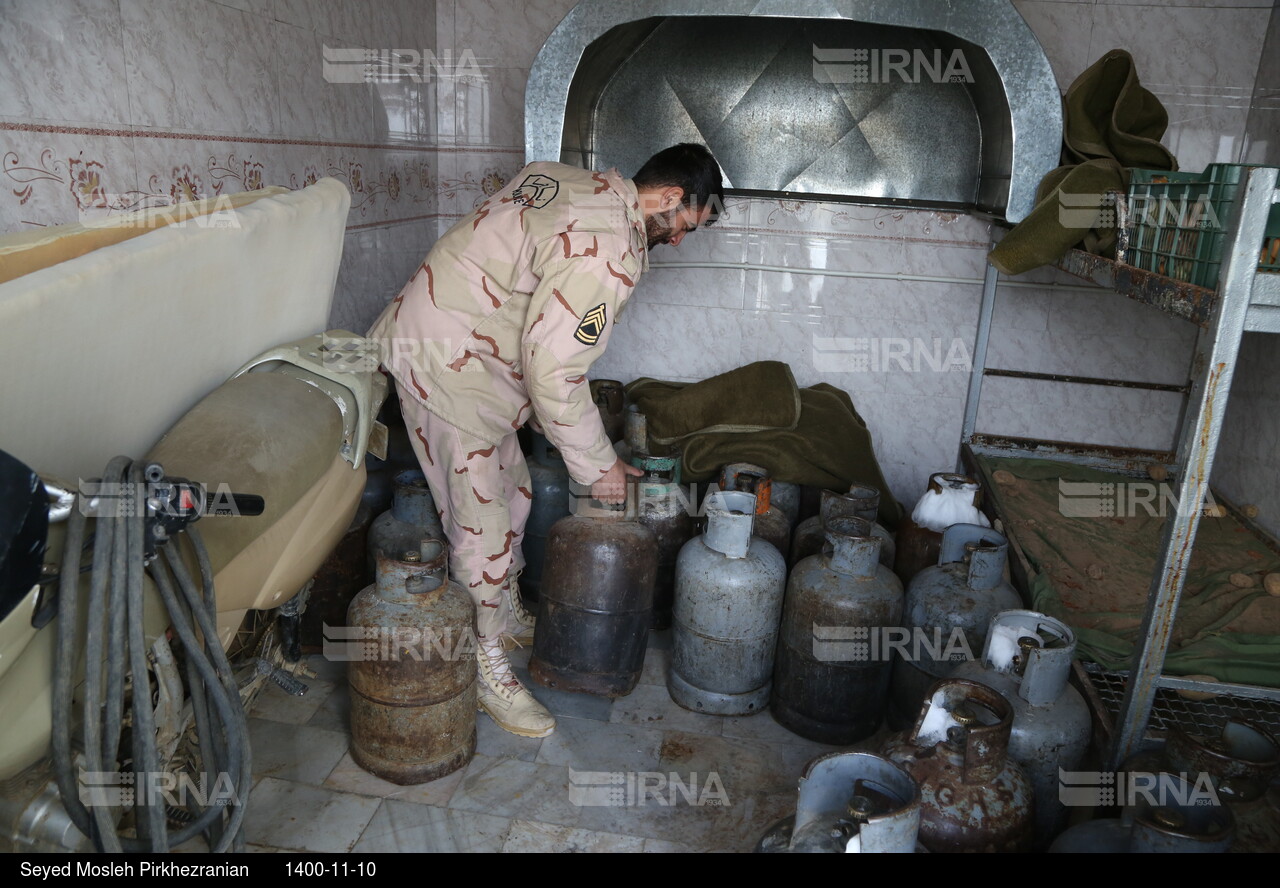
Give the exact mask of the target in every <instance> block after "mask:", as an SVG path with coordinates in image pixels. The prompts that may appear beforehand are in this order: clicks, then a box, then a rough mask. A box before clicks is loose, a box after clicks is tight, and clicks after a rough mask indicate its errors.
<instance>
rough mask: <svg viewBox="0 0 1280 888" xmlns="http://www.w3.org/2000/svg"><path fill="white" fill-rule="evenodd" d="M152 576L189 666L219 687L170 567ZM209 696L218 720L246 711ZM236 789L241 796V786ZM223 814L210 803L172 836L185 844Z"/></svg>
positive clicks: (174, 841) (157, 566) (154, 570)
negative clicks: (171, 575) (188, 617)
mask: <svg viewBox="0 0 1280 888" xmlns="http://www.w3.org/2000/svg"><path fill="white" fill-rule="evenodd" d="M166 554H167V553H166ZM151 576H152V578H153V579H154V580H155V581H156V588H157V589H158V590H159V591H160V597H161V599H162V600H163V601H164V604H165V608H166V609H168V611H169V617H170V619H171V621H172V624H173V631H174V633H175V634H176V635H177V636H178V640H179V641H180V642H182V646H183V647H184V648H185V649H186V651H187V663H188V667H189V669H192V670H194V671H195V672H196V673H197V674H198V675H199V681H200V682H202V683H203V684H204V685H205V687H212V688H217V686H218V676H217V673H216V672H215V670H214V669H213V666H212V664H210V662H209V660H208V658H207V657H206V656H205V655H204V654H203V653H202V652H201V650H200V641H199V639H198V638H197V637H196V634H195V630H194V629H193V628H192V625H191V622H190V621H189V620H188V619H187V615H186V613H185V611H184V609H183V606H182V603H181V601H180V600H179V597H178V595H177V594H176V593H175V591H174V584H173V580H172V579H171V578H170V576H169V571H168V570H166V569H165V567H164V565H163V564H160V563H159V562H158V561H157V562H156V564H155V565H154V566H153V568H152V572H151ZM195 684H196V683H194V682H193V687H194V686H195ZM193 699H194V698H193ZM209 699H210V700H211V701H212V702H213V703H214V708H215V711H216V713H217V715H218V720H219V721H220V722H223V723H224V724H225V723H227V722H228V721H234V714H235V709H239V710H240V711H242V712H243V707H240V706H239V700H238V699H237V701H236V705H235V709H232V708H231V707H230V706H228V705H227V701H226V700H225V698H224V697H223V696H222V695H220V694H217V693H216V692H215V693H213V694H210V695H209ZM211 727H212V726H211ZM227 733H228V734H230V733H231V732H229V731H228V732H227ZM210 736H211V737H212V736H216V730H210ZM204 764H205V767H206V768H207V767H208V763H207V762H206V763H204ZM236 792H237V797H238V796H239V789H238V788H237V790H236ZM222 814H223V811H222V809H220V808H219V807H217V806H212V805H211V806H209V807H207V808H206V809H205V810H204V811H202V812H201V813H200V814H199V815H198V816H197V817H196V819H195V820H193V821H192V822H191V823H189V824H187V825H186V826H184V827H183V828H182V829H181V830H179V831H178V832H177V833H175V834H174V835H173V836H172V838H171V842H172V844H173V845H174V846H177V845H181V844H182V843H183V842H185V841H187V840H188V839H190V838H192V837H193V836H196V835H199V834H200V833H202V832H204V831H205V830H206V829H207V828H208V827H209V826H210V825H211V824H212V823H214V822H215V821H216V820H218V819H219V818H220V817H221V816H222ZM213 850H215V851H221V850H225V849H219V848H214V849H213Z"/></svg>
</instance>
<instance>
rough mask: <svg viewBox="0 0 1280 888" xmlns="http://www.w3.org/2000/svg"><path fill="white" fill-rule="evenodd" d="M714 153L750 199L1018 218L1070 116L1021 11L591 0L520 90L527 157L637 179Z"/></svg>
mask: <svg viewBox="0 0 1280 888" xmlns="http://www.w3.org/2000/svg"><path fill="white" fill-rule="evenodd" d="M676 142H702V143H704V144H706V145H707V146H708V147H709V148H710V149H711V150H712V152H713V153H714V154H715V156H716V159H717V160H719V162H720V165H721V167H722V168H723V170H724V173H725V177H726V184H727V185H728V186H729V187H731V188H733V189H734V190H736V191H738V192H740V193H746V194H766V195H775V194H785V195H789V196H792V197H795V196H805V197H812V198H815V199H817V198H821V199H825V200H845V201H855V202H865V203H876V204H889V205H907V206H918V207H927V208H941V209H950V210H960V211H971V210H972V211H978V212H982V213H988V214H991V215H993V216H996V217H1003V218H1005V219H1007V220H1008V221H1010V222H1017V221H1020V220H1021V219H1023V218H1024V217H1025V216H1026V215H1027V214H1028V213H1029V212H1030V211H1031V208H1032V206H1033V205H1034V203H1035V191H1036V186H1037V185H1038V184H1039V182H1040V179H1041V178H1042V177H1043V176H1044V175H1045V173H1047V172H1049V171H1050V170H1052V169H1053V168H1055V167H1056V166H1057V165H1058V155H1059V151H1060V147H1061V142H1062V106H1061V99H1060V97H1059V93H1058V88H1057V83H1056V81H1055V80H1054V77H1053V72H1052V70H1051V69H1050V67H1049V62H1048V60H1047V59H1046V58H1045V55H1044V51H1043V50H1042V49H1041V47H1040V44H1039V42H1037V40H1036V38H1035V35H1034V34H1032V32H1031V29H1030V28H1029V27H1028V26H1027V24H1026V22H1024V21H1023V20H1022V17H1021V16H1020V15H1018V13H1017V11H1016V10H1015V9H1014V8H1013V6H1012V4H1011V3H1010V2H1009V0H901V2H899V0H763V2H754V0H738V2H735V0H728V2H726V0H715V2H712V0H634V2H627V3H621V2H618V0H584V2H581V3H579V4H578V5H577V6H576V7H574V8H573V9H572V10H571V11H570V12H569V14H568V15H566V16H565V18H564V20H563V21H562V22H561V23H560V25H559V26H558V27H557V28H556V29H555V31H553V32H552V34H551V36H550V37H549V38H548V39H547V41H546V43H545V44H544V45H543V47H542V50H541V51H540V52H539V53H538V57H537V59H536V60H535V61H534V64H533V68H532V70H531V72H530V75H529V83H528V87H527V89H526V92H525V146H526V147H525V155H526V159H527V160H529V161H533V160H554V159H559V160H561V161H562V162H564V163H570V164H574V165H577V166H581V167H584V168H587V169H602V168H606V167H617V168H618V169H620V170H621V171H622V172H623V173H624V174H631V173H634V172H635V171H636V170H637V169H639V167H640V165H641V164H642V163H643V162H644V160H645V159H646V158H648V157H649V156H650V155H651V154H653V153H654V152H655V151H658V150H660V149H662V148H665V147H667V146H668V145H672V144H675V143H676Z"/></svg>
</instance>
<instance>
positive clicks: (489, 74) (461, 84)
mask: <svg viewBox="0 0 1280 888" xmlns="http://www.w3.org/2000/svg"><path fill="white" fill-rule="evenodd" d="M478 70H479V72H480V73H479V74H478V75H471V74H467V75H465V76H462V77H460V78H459V80H458V81H457V83H456V85H455V87H454V92H455V95H456V98H455V100H454V101H455V102H456V105H455V109H456V111H455V113H456V115H457V117H456V125H455V135H456V137H457V141H458V143H459V144H464V145H494V146H510V147H516V148H520V149H521V150H523V149H524V87H525V83H526V82H527V81H528V80H529V72H528V70H527V69H524V68H489V67H486V68H481V69H478Z"/></svg>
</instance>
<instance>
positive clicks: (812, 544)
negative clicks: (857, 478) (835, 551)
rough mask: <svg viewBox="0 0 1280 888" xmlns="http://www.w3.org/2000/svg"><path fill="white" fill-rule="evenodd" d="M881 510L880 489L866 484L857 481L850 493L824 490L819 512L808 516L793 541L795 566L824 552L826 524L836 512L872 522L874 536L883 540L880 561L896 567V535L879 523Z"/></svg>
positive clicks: (791, 558)
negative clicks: (894, 562) (894, 541)
mask: <svg viewBox="0 0 1280 888" xmlns="http://www.w3.org/2000/svg"><path fill="white" fill-rule="evenodd" d="M879 510H880V491H878V490H876V489H875V488H874V487H863V486H862V485H860V484H855V485H853V486H852V487H850V488H849V492H848V493H836V492H835V491H833V490H824V491H822V496H821V502H820V505H819V507H818V514H817V515H814V516H813V517H812V518H806V519H805V520H803V521H801V522H800V524H799V526H798V527H796V532H795V535H794V537H793V538H792V540H791V557H790V561H791V566H792V567H795V566H796V565H797V564H799V563H800V561H801V560H802V559H804V558H808V557H809V556H810V555H817V554H818V553H819V552H821V551H822V543H823V540H824V539H825V533H824V531H823V525H824V524H825V523H826V522H827V521H828V520H829V519H831V518H833V517H835V516H836V515H852V516H853V517H855V518H864V519H866V520H867V521H870V522H871V535H872V536H875V537H878V538H879V539H880V563H881V564H883V565H884V566H885V567H887V568H889V569H890V570H893V556H894V553H895V552H896V551H897V550H896V547H895V546H894V543H893V534H891V533H889V531H887V530H885V529H884V528H883V527H881V526H880V525H879V524H878V523H876V515H877V513H878V512H879Z"/></svg>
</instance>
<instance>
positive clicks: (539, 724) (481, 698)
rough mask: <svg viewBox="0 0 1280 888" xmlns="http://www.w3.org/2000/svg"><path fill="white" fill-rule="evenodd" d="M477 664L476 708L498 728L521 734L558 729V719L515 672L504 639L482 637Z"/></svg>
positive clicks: (538, 733) (477, 648) (540, 734)
mask: <svg viewBox="0 0 1280 888" xmlns="http://www.w3.org/2000/svg"><path fill="white" fill-rule="evenodd" d="M478 641H479V644H478V645H477V647H476V666H477V668H478V672H479V676H480V677H479V681H478V682H477V684H476V708H477V709H479V710H481V711H483V712H487V713H489V716H490V717H491V718H492V719H493V720H494V721H495V722H497V723H498V727H500V728H502V729H503V730H504V731H509V732H511V733H512V734H516V735H518V736H520V737H545V736H547V735H548V734H550V733H551V732H552V731H554V730H555V728H556V720H555V718H554V717H553V716H552V715H551V713H550V712H547V709H546V707H545V706H543V705H542V704H541V703H539V702H538V701H537V700H535V699H534V698H533V694H531V693H529V689H528V688H526V687H525V686H524V685H522V684H520V680H519V679H518V678H516V677H515V674H514V673H513V672H512V671H511V662H510V661H509V660H508V659H507V652H506V651H505V650H503V647H502V641H501V640H499V639H494V640H492V641H490V640H488V639H484V638H481V639H478Z"/></svg>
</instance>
